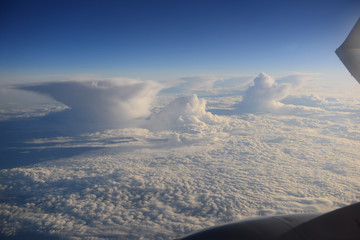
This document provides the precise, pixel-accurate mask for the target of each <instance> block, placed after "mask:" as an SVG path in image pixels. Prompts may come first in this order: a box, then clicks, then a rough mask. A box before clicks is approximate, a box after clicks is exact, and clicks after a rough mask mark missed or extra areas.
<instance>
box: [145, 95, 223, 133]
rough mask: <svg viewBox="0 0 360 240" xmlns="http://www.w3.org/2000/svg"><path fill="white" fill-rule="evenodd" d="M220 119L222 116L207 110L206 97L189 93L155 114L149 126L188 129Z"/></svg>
mask: <svg viewBox="0 0 360 240" xmlns="http://www.w3.org/2000/svg"><path fill="white" fill-rule="evenodd" d="M220 121H221V118H220V117H218V116H216V115H213V114H212V113H210V112H207V111H206V101H205V99H199V98H198V97H197V96H196V95H189V96H184V97H179V98H177V99H175V100H173V101H172V102H171V103H169V104H168V105H167V106H165V107H164V109H162V111H160V112H159V113H157V114H153V115H152V116H151V118H150V119H149V122H148V123H147V124H148V125H147V126H148V127H149V128H150V129H152V130H177V131H187V130H189V129H199V128H200V129H201V128H202V127H206V126H207V124H215V123H218V122H220Z"/></svg>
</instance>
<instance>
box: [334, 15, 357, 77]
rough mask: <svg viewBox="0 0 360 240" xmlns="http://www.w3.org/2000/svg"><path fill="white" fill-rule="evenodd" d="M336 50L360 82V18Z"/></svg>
mask: <svg viewBox="0 0 360 240" xmlns="http://www.w3.org/2000/svg"><path fill="white" fill-rule="evenodd" d="M335 52H336V54H337V55H338V57H339V58H340V60H341V61H342V62H343V64H344V65H345V67H346V68H347V69H348V70H349V72H350V73H351V75H352V76H353V77H354V78H355V79H356V80H357V81H358V82H359V83H360V18H359V19H358V21H357V22H356V24H355V26H354V27H353V29H352V30H351V32H350V34H349V35H348V37H347V38H346V39H345V41H344V43H343V44H341V46H340V47H339V48H338V49H336V51H335Z"/></svg>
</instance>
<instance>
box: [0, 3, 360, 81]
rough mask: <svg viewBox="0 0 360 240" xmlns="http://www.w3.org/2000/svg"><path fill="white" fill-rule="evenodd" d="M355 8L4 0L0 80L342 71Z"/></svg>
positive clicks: (359, 5) (345, 5)
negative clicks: (340, 54) (341, 52)
mask: <svg viewBox="0 0 360 240" xmlns="http://www.w3.org/2000/svg"><path fill="white" fill-rule="evenodd" d="M359 9H360V3H359V2H358V1H355V0H345V1H333V0H331V1H316V2H314V1H296V0H294V1H278V0H276V1H105V2H104V1H96V0H95V1H93V0H91V1H17V0H16V1H7V0H5V1H2V3H1V10H0V11H1V12H0V22H1V24H0V29H1V32H2V34H1V37H0V51H1V53H2V54H1V56H0V80H1V82H2V83H9V82H10V83H11V82H14V81H17V82H24V81H29V80H28V79H29V78H30V79H31V76H33V77H34V78H35V79H36V78H37V79H40V80H43V79H44V78H47V79H48V80H49V78H50V77H52V78H55V79H56V76H57V78H58V79H57V80H60V79H59V78H60V77H61V76H62V77H65V76H73V77H75V76H77V75H96V76H100V77H101V76H103V77H114V76H127V77H134V78H138V77H140V78H148V79H149V78H150V79H159V78H163V79H164V78H174V77H175V76H176V77H180V76H184V75H194V74H253V75H256V74H258V73H259V72H262V71H264V72H268V73H269V74H281V73H289V72H320V73H323V74H327V76H328V77H329V76H333V75H340V76H346V71H345V70H344V69H343V68H342V66H341V65H340V64H339V62H338V59H337V58H336V57H334V56H335V55H334V50H335V49H336V48H337V47H338V46H339V45H340V44H341V43H342V41H343V36H344V35H346V34H347V33H348V32H349V31H350V30H351V28H352V26H353V23H354V22H356V20H357V18H358V12H359ZM54 76H55V77H54Z"/></svg>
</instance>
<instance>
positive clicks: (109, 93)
mask: <svg viewBox="0 0 360 240" xmlns="http://www.w3.org/2000/svg"><path fill="white" fill-rule="evenodd" d="M17 88H18V89H21V90H26V91H32V92H36V93H40V94H44V95H47V96H49V97H51V98H53V99H55V100H56V101H58V102H61V103H63V104H65V105H66V106H68V107H69V109H68V110H67V111H62V112H61V113H57V114H53V115H52V116H51V120H52V121H54V122H66V123H67V125H68V126H69V127H74V126H81V127H84V126H88V127H94V128H100V129H101V128H114V127H123V126H125V125H128V124H131V121H133V120H134V119H138V118H146V117H147V116H148V115H149V114H150V109H151V104H152V101H153V99H154V97H155V96H156V94H157V92H158V91H159V90H160V85H159V84H157V83H155V82H151V81H147V82H141V81H136V80H127V81H114V80H112V81H110V80H107V81H65V82H49V83H39V84H31V85H18V86H17Z"/></svg>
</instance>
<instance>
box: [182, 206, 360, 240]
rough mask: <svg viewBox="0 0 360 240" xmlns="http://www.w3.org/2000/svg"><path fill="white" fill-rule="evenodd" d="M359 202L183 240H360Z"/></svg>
mask: <svg viewBox="0 0 360 240" xmlns="http://www.w3.org/2000/svg"><path fill="white" fill-rule="evenodd" d="M359 239H360V203H357V204H353V205H350V206H346V207H344V208H340V209H337V210H335V211H333V212H330V213H326V214H324V215H320V214H317V215H313V214H311V215H290V216H278V217H268V218H261V219H257V220H249V221H243V222H239V223H231V224H227V225H223V226H218V227H214V228H210V229H207V230H203V231H200V232H197V233H193V234H191V235H188V236H186V237H183V238H180V240H359Z"/></svg>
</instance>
